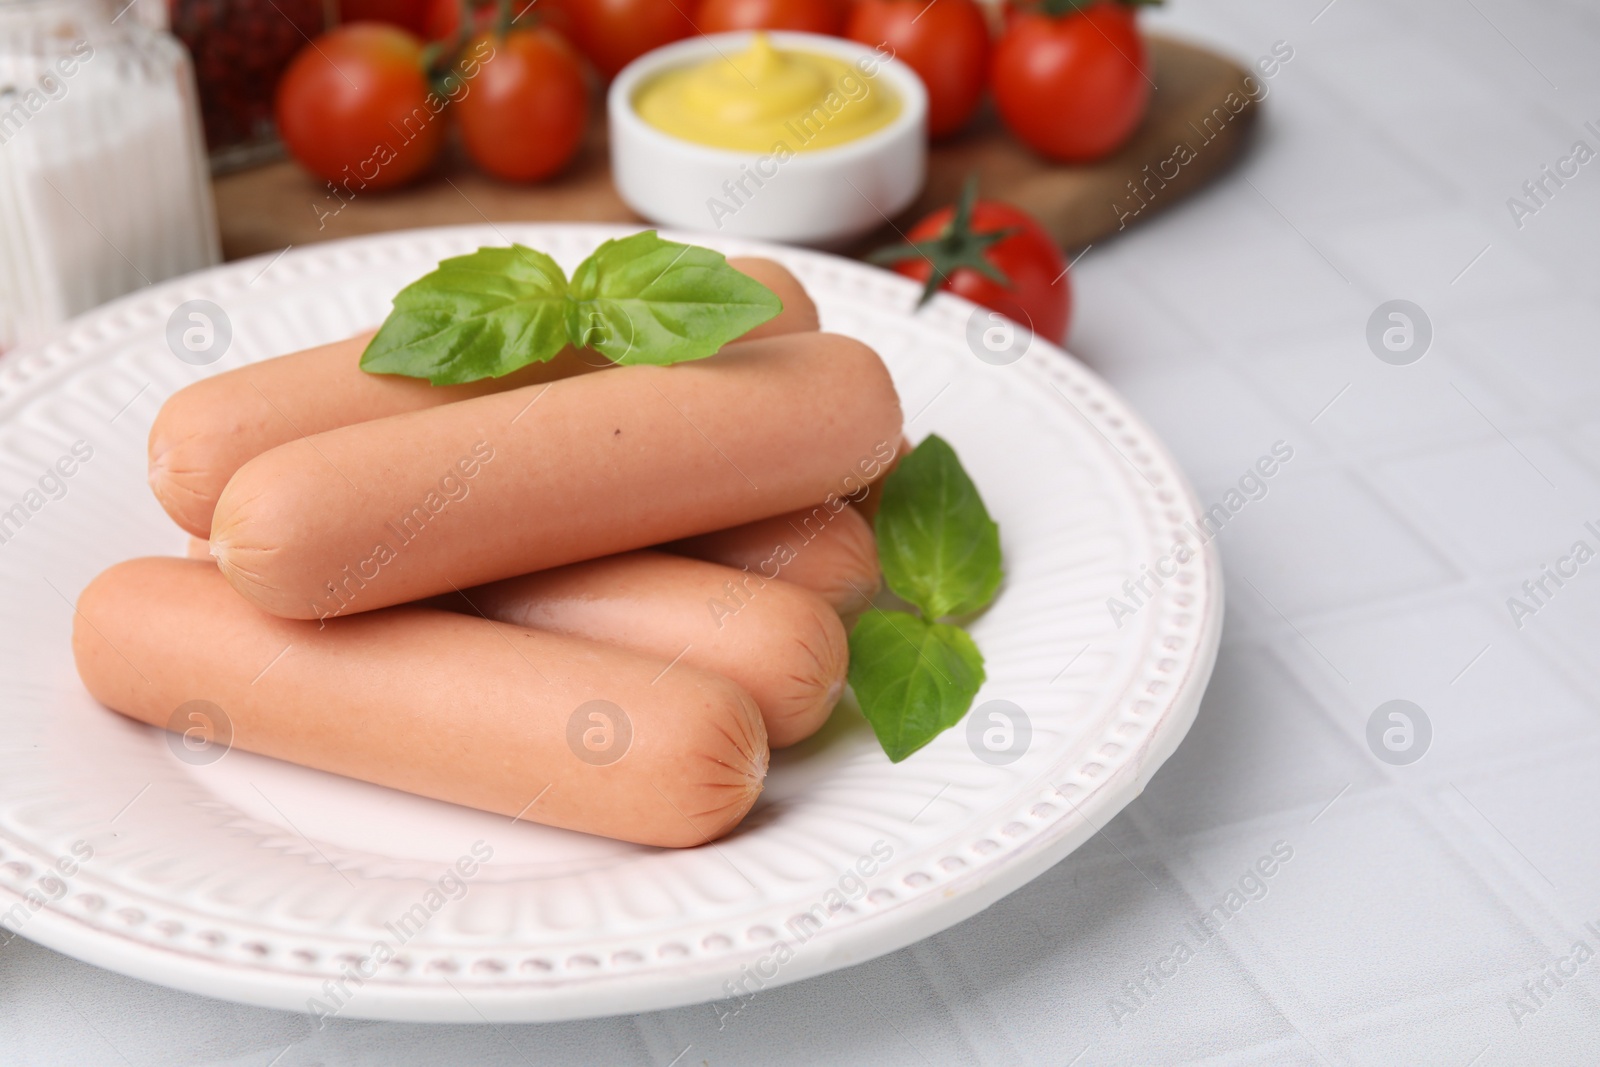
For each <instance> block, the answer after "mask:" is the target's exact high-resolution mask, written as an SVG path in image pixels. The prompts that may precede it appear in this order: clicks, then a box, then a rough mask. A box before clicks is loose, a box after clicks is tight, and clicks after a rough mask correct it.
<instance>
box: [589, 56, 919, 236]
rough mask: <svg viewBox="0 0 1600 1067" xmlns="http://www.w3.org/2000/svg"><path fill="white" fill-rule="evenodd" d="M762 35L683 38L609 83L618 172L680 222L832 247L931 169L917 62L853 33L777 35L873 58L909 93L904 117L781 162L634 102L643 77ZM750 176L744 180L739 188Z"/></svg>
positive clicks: (656, 218)
mask: <svg viewBox="0 0 1600 1067" xmlns="http://www.w3.org/2000/svg"><path fill="white" fill-rule="evenodd" d="M753 36H754V35H753V34H752V33H749V32H741V33H719V34H713V35H710V36H701V37H692V38H689V39H688V40H684V41H679V42H677V43H676V44H670V45H667V46H666V47H664V48H658V49H656V50H655V51H653V52H648V53H646V54H645V55H642V56H640V57H639V58H638V59H636V60H634V61H633V62H632V63H630V64H628V66H627V67H625V68H624V69H623V70H622V73H620V74H618V75H617V77H616V80H615V81H613V82H612V83H611V90H610V92H609V94H608V95H607V98H606V110H607V114H608V116H609V118H610V124H611V172H612V178H613V180H614V181H615V182H616V184H617V192H618V193H620V194H621V195H622V199H623V200H624V201H626V202H627V204H628V206H629V207H631V208H632V209H633V210H635V211H637V212H638V213H639V214H641V215H643V216H644V217H645V218H647V219H650V220H651V221H653V222H658V223H661V224H663V225H666V226H673V227H677V228H679V229H686V230H699V231H702V232H710V233H718V234H724V235H728V236H735V237H757V238H762V239H765V240H770V241H787V242H791V243H795V244H808V245H819V246H831V245H838V244H841V243H843V242H845V241H848V240H850V239H851V238H854V237H860V236H861V235H863V234H865V233H867V232H869V231H871V230H873V229H875V228H877V227H878V226H881V225H883V223H884V221H885V220H886V219H889V218H892V217H893V216H894V215H895V213H896V212H898V211H901V210H902V209H904V208H905V207H906V206H907V205H909V204H910V203H911V201H912V200H914V199H915V198H916V195H917V194H918V193H919V192H921V191H922V183H923V179H924V177H925V176H926V172H927V155H928V151H927V122H928V93H927V90H926V89H924V88H923V85H922V79H920V78H919V77H917V75H916V73H915V72H913V71H912V70H911V68H910V67H908V66H906V65H905V64H904V63H902V62H900V61H899V60H897V59H891V58H885V57H884V56H881V55H879V54H878V53H876V52H874V51H873V50H872V49H871V48H868V47H866V46H865V45H861V44H857V43H856V42H854V41H847V40H844V39H843V38H840V37H825V36H822V35H820V34H814V33H780V32H773V33H770V34H769V36H770V37H771V39H772V42H773V44H774V45H776V46H777V47H779V48H783V49H794V50H798V51H806V52H815V53H819V54H822V55H829V56H836V57H838V58H839V59H842V60H844V61H845V62H847V63H858V62H864V63H871V64H872V65H873V66H874V67H875V68H876V76H877V77H878V78H880V79H882V84H886V85H887V86H888V87H889V88H891V89H892V90H894V92H895V93H897V94H898V95H899V97H900V103H901V108H900V114H899V115H898V116H896V117H895V119H894V121H892V122H890V123H889V124H888V125H887V126H885V127H883V128H882V129H880V130H875V131H874V132H872V133H869V134H867V135H866V136H865V137H861V138H858V139H856V140H854V141H850V142H848V143H846V144H842V145H838V146H836V147H833V148H823V149H817V150H815V151H810V152H797V153H795V154H794V155H793V156H791V157H790V158H789V159H788V160H786V161H782V162H780V161H778V160H777V159H776V158H775V157H774V156H772V155H762V154H758V153H748V152H734V151H730V150H728V149H723V148H710V147H707V146H705V145H700V144H694V143H693V142H690V141H685V140H682V139H681V138H678V137H674V136H672V135H671V134H668V133H663V132H662V131H661V130H658V129H656V128H655V127H654V126H651V125H649V124H648V123H646V122H645V121H644V120H643V119H642V118H640V117H639V113H638V112H637V111H635V110H634V106H633V100H634V97H635V95H636V94H637V93H638V91H639V88H640V86H641V85H643V84H644V83H645V82H647V81H648V80H650V79H651V78H653V77H654V76H655V75H657V74H660V73H662V72H663V71H667V70H671V69H672V68H674V67H683V66H689V65H693V64H696V63H700V62H702V61H704V60H707V59H714V58H716V57H717V56H719V55H721V56H733V55H736V54H738V53H739V52H742V51H744V50H745V49H746V48H748V47H749V46H750V41H751V38H752V37H753ZM868 69H871V68H868ZM741 179H742V180H743V183H744V188H743V191H741V190H740V189H739V188H738V187H737V183H739V182H740V181H741Z"/></svg>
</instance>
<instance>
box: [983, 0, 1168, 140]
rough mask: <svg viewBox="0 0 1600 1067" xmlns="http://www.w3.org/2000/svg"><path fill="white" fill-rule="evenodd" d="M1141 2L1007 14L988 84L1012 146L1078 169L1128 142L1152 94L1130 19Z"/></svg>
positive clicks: (1057, 3)
mask: <svg viewBox="0 0 1600 1067" xmlns="http://www.w3.org/2000/svg"><path fill="white" fill-rule="evenodd" d="M1148 2H1151V0H1041V2H1040V3H1039V4H1037V5H1036V6H1031V7H1028V8H1026V9H1022V10H1018V11H1015V12H1013V13H1012V15H1011V17H1010V18H1009V20H1008V22H1007V25H1006V29H1005V32H1004V33H1003V34H1001V36H1000V41H999V43H998V44H997V45H996V46H995V50H994V76H993V79H992V83H993V88H994V102H995V107H996V108H997V109H998V110H999V112H1000V118H1001V119H1002V120H1003V121H1004V122H1005V124H1006V126H1007V127H1008V128H1009V129H1010V130H1011V132H1012V133H1013V134H1015V135H1016V136H1017V138H1018V139H1019V140H1021V141H1023V142H1024V143H1026V144H1027V145H1028V146H1029V147H1031V148H1033V149H1034V150H1035V151H1037V152H1039V153H1040V154H1041V155H1045V156H1048V157H1050V158H1051V159H1059V160H1062V161H1063V162H1068V163H1080V162H1086V161H1089V160H1094V159H1099V158H1100V157H1102V156H1105V155H1107V154H1108V153H1110V152H1112V151H1114V150H1116V149H1117V148H1119V147H1121V145H1122V144H1123V143H1124V142H1125V141H1127V139H1128V138H1129V137H1131V136H1132V135H1133V131H1134V130H1135V129H1137V128H1138V126H1139V122H1140V120H1142V119H1143V118H1144V113H1145V108H1146V107H1147V106H1148V104H1149V102H1150V90H1151V88H1152V83H1151V80H1150V61H1149V59H1148V57H1147V55H1146V53H1145V46H1144V38H1143V37H1141V36H1140V35H1139V26H1138V23H1137V21H1136V17H1135V12H1134V8H1135V6H1136V5H1137V4H1140V3H1148ZM1154 2H1159V0H1154Z"/></svg>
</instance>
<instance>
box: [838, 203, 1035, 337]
mask: <svg viewBox="0 0 1600 1067" xmlns="http://www.w3.org/2000/svg"><path fill="white" fill-rule="evenodd" d="M977 202H978V176H977V175H976V174H972V175H969V176H968V178H967V181H966V184H965V185H963V186H962V187H961V195H960V197H958V198H957V199H956V206H955V213H954V214H953V215H951V217H950V221H949V222H948V223H946V224H945V227H944V229H943V230H941V231H940V232H939V236H937V237H933V238H930V239H928V240H926V241H907V242H905V243H903V244H897V245H891V246H889V247H888V248H880V249H878V251H876V252H874V253H872V254H871V255H869V256H868V257H867V262H869V263H878V264H882V265H884V266H892V265H894V264H896V263H903V262H905V261H906V260H908V259H923V260H926V261H927V262H928V265H929V266H930V267H932V268H933V269H932V270H931V271H929V273H928V281H927V284H925V285H924V286H923V287H922V296H921V298H920V299H918V300H917V307H919V308H920V307H921V306H922V305H924V304H926V303H927V302H928V301H929V300H932V299H933V294H934V293H936V292H938V291H939V288H940V287H941V286H943V285H945V284H947V283H949V281H950V277H951V275H953V274H955V272H956V271H958V270H964V269H965V270H974V271H977V272H978V273H979V274H981V275H983V276H984V277H985V278H988V279H989V280H990V281H992V282H994V283H995V284H997V285H1003V286H1005V287H1006V288H1007V289H1009V288H1011V279H1010V278H1009V277H1007V276H1006V274H1005V272H1004V271H1002V270H1001V269H1000V268H999V267H997V266H995V265H994V264H993V263H991V262H990V261H989V257H988V254H987V253H988V251H989V249H990V248H992V247H993V246H994V245H996V244H999V243H1000V242H1001V241H1004V240H1005V239H1006V238H1007V237H1010V236H1012V235H1013V234H1015V233H1017V228H1016V227H1015V226H1008V227H1006V228H1004V229H1000V230H993V231H990V232H988V233H974V232H973V229H972V209H973V208H974V207H975V206H976V204H977Z"/></svg>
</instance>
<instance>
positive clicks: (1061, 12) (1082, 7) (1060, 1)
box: [1034, 0, 1164, 19]
mask: <svg viewBox="0 0 1600 1067" xmlns="http://www.w3.org/2000/svg"><path fill="white" fill-rule="evenodd" d="M1107 2H1110V3H1116V4H1120V5H1121V6H1123V7H1159V6H1160V5H1161V4H1162V3H1163V2H1164V0H1038V3H1037V4H1035V5H1034V6H1036V7H1037V8H1038V9H1039V11H1040V12H1041V13H1043V14H1046V15H1049V16H1050V17H1051V18H1057V19H1059V18H1065V17H1066V16H1068V15H1076V14H1077V13H1078V12H1080V11H1087V10H1088V9H1089V8H1091V7H1094V6H1095V5H1096V4H1101V3H1107Z"/></svg>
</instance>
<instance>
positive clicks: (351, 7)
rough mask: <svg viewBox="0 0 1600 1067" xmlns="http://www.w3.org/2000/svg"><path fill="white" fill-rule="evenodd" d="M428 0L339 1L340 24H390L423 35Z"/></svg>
mask: <svg viewBox="0 0 1600 1067" xmlns="http://www.w3.org/2000/svg"><path fill="white" fill-rule="evenodd" d="M427 12H428V0H339V21H340V22H388V23H392V24H394V25H396V26H399V27H400V28H401V29H403V30H409V31H411V32H412V33H422V32H423V29H424V27H425V24H426V20H427Z"/></svg>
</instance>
